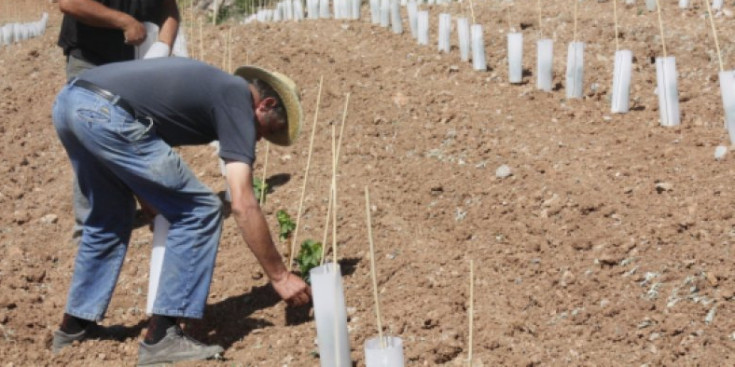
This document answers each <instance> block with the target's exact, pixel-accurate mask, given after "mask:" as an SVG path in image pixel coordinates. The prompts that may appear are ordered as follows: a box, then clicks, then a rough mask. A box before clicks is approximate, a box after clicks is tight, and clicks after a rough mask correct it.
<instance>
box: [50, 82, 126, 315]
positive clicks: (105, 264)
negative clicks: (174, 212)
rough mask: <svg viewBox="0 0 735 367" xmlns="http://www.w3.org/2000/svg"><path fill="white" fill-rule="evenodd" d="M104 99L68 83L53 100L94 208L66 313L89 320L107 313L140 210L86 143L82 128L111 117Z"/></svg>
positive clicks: (60, 132)
mask: <svg viewBox="0 0 735 367" xmlns="http://www.w3.org/2000/svg"><path fill="white" fill-rule="evenodd" d="M105 108H106V107H105V105H104V104H101V103H100V102H99V101H98V99H97V98H95V97H94V96H93V95H90V94H88V93H70V91H69V88H68V87H67V88H65V90H64V91H62V93H61V94H60V95H59V97H58V99H57V101H56V104H55V105H54V125H55V127H56V130H57V133H58V135H59V138H60V139H61V141H62V143H63V145H64V148H65V149H66V150H67V153H68V154H69V158H70V160H71V162H72V166H73V168H74V172H75V176H76V177H77V182H78V183H79V187H80V189H81V192H82V193H83V195H84V197H86V198H89V203H90V210H89V214H88V215H87V217H86V218H85V226H84V232H83V236H82V239H81V242H80V245H79V249H78V251H77V257H76V261H75V265H74V275H73V278H72V282H71V286H70V289H69V295H68V300H67V307H66V313H67V314H69V315H71V316H75V317H78V318H81V319H84V320H90V321H98V320H101V319H102V317H103V316H104V313H105V311H106V309H107V306H108V304H109V302H110V298H111V297H112V292H113V290H114V288H115V284H116V282H117V277H118V274H119V271H120V267H121V265H122V261H123V259H124V257H125V252H126V250H127V245H128V241H129V239H130V232H131V230H132V218H133V213H134V210H135V201H134V200H133V196H132V193H131V192H130V189H129V188H128V187H127V186H126V185H125V184H124V183H122V182H121V181H120V180H119V179H118V178H117V177H116V176H115V175H114V174H113V173H112V172H111V171H110V170H109V169H108V168H107V167H106V166H105V165H104V164H103V163H102V162H100V161H99V160H98V159H97V158H96V157H95V153H94V152H92V151H90V150H89V149H88V147H87V146H85V144H84V143H83V141H84V140H85V139H94V137H93V136H91V135H87V134H80V132H83V131H85V130H87V129H88V128H89V127H94V126H97V125H100V126H101V125H103V124H107V123H109V120H110V115H109V113H107V114H106V113H105V111H106V110H105Z"/></svg>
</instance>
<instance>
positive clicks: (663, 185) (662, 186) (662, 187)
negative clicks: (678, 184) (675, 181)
mask: <svg viewBox="0 0 735 367" xmlns="http://www.w3.org/2000/svg"><path fill="white" fill-rule="evenodd" d="M673 189H674V185H672V184H671V183H668V182H658V183H656V192H658V193H659V194H660V193H662V192H664V191H671V190H673Z"/></svg>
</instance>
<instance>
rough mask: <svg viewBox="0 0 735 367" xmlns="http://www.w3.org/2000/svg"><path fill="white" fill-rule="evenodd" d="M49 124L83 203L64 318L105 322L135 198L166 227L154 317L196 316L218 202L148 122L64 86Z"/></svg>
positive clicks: (216, 229) (203, 296)
mask: <svg viewBox="0 0 735 367" xmlns="http://www.w3.org/2000/svg"><path fill="white" fill-rule="evenodd" d="M53 120H54V127H55V128H56V132H57V134H58V135H59V139H60V140H61V142H62V144H63V145H64V148H65V149H66V151H67V153H68V155H69V158H70V160H71V163H72V166H73V168H74V173H75V174H76V177H77V181H78V182H79V188H80V189H81V191H82V194H83V195H84V196H85V197H87V198H88V199H89V203H90V212H89V215H88V216H87V217H86V219H85V221H84V229H83V234H82V239H81V242H80V244H79V249H78V251H77V257H76V261H75V264H74V275H73V278H72V282H71V286H70V289H69V295H68V299H67V305H66V312H67V313H68V314H70V315H73V316H76V317H79V318H82V319H86V320H101V319H102V317H103V316H104V314H105V311H106V310H107V307H108V305H109V303H110V298H111V297H112V293H113V290H114V288H115V283H117V278H118V275H119V273H120V267H121V265H122V262H123V259H124V257H125V253H126V251H127V247H128V242H129V240H130V233H131V231H132V228H133V213H134V211H135V199H134V197H133V194H135V195H138V196H139V197H141V198H143V199H144V200H146V201H147V202H149V203H150V204H151V205H152V206H153V207H155V208H156V209H157V210H158V211H159V212H160V213H161V214H162V215H163V216H164V217H165V218H166V219H167V220H168V221H169V222H170V223H171V227H170V229H169V233H168V238H167V240H166V255H165V256H164V260H163V267H162V269H161V280H160V285H159V287H158V294H157V295H156V302H155V304H154V307H153V313H154V314H158V315H167V316H175V317H187V318H201V317H202V315H203V313H204V307H205V305H206V301H207V295H208V294H209V285H210V282H211V279H212V272H213V269H214V262H215V257H216V255H217V246H218V244H219V238H220V233H221V226H222V215H221V206H222V203H221V202H220V200H219V198H218V197H217V196H216V195H214V193H212V191H211V190H210V189H209V188H208V187H206V186H205V185H204V184H202V183H201V182H199V180H197V179H196V177H195V176H194V174H193V173H192V172H191V171H190V170H189V168H188V167H187V166H186V164H185V163H184V162H183V161H182V160H181V157H180V156H179V155H178V154H177V153H176V152H174V151H173V150H172V149H171V147H170V146H169V145H168V144H166V143H165V142H164V141H163V140H162V139H161V138H160V137H159V136H158V135H157V134H156V129H155V125H154V123H153V121H152V120H151V119H149V118H137V119H136V118H134V117H133V116H130V114H129V113H127V112H126V111H125V110H124V109H122V108H120V107H118V106H116V105H113V104H111V103H110V102H108V101H107V100H105V99H104V98H101V97H99V96H98V95H96V94H94V93H92V92H90V91H88V90H86V89H83V88H80V87H77V86H73V85H67V86H65V87H64V89H62V91H61V92H60V93H59V95H58V96H57V98H56V102H55V104H54V109H53Z"/></svg>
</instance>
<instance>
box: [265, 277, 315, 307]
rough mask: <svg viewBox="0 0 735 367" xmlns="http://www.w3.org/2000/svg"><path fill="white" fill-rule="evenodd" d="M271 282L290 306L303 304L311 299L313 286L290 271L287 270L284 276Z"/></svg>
mask: <svg viewBox="0 0 735 367" xmlns="http://www.w3.org/2000/svg"><path fill="white" fill-rule="evenodd" d="M271 284H273V289H275V290H276V292H277V293H278V295H280V296H281V298H283V300H284V301H286V303H287V304H288V305H289V306H303V305H305V304H307V303H309V300H310V299H311V288H309V286H308V285H306V283H305V282H304V281H303V280H302V279H301V278H299V277H298V276H296V275H294V274H292V273H290V272H286V273H285V276H284V277H283V278H280V279H273V280H271Z"/></svg>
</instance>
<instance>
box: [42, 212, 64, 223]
mask: <svg viewBox="0 0 735 367" xmlns="http://www.w3.org/2000/svg"><path fill="white" fill-rule="evenodd" d="M58 220H59V216H58V215H56V214H46V215H44V216H43V217H41V219H40V221H41V223H43V224H54V223H56V222H57V221H58Z"/></svg>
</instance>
